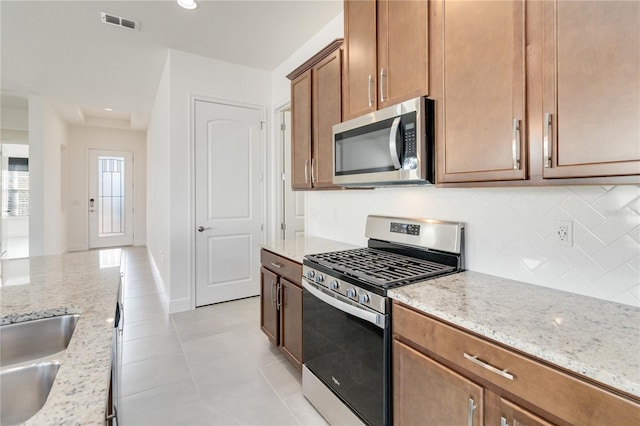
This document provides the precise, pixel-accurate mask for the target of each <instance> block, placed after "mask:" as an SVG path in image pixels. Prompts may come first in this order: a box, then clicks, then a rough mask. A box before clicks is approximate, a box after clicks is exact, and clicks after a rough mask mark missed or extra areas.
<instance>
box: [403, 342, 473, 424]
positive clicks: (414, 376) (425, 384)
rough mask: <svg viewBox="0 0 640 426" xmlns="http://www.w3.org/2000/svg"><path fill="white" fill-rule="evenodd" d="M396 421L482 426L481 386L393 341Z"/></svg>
mask: <svg viewBox="0 0 640 426" xmlns="http://www.w3.org/2000/svg"><path fill="white" fill-rule="evenodd" d="M393 365H394V367H393V418H394V423H395V424H398V425H416V426H418V425H426V424H430V425H481V424H483V423H482V421H483V420H482V408H483V402H482V396H483V395H482V392H483V389H482V387H481V386H478V385H477V384H475V383H473V382H472V381H470V380H468V379H466V378H465V377H463V376H461V375H460V374H458V373H456V372H455V371H453V370H450V369H448V368H447V367H445V366H443V365H442V364H440V363H438V362H436V361H434V360H433V359H431V358H429V357H428V356H426V355H424V354H422V353H420V352H418V351H416V350H415V349H412V348H410V347H409V346H407V345H405V344H403V343H401V342H399V341H397V340H394V341H393Z"/></svg>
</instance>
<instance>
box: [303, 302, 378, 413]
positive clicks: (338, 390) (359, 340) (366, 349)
mask: <svg viewBox="0 0 640 426" xmlns="http://www.w3.org/2000/svg"><path fill="white" fill-rule="evenodd" d="M303 302H304V306H303V311H302V312H303V327H302V330H303V359H304V363H305V365H306V366H307V368H309V370H311V372H313V373H314V374H315V375H316V376H317V377H318V378H319V379H320V380H322V381H323V382H324V384H325V385H326V386H328V387H329V388H330V389H332V390H333V392H334V393H335V394H337V395H338V396H339V397H340V398H341V399H342V400H343V402H345V403H346V404H347V405H348V406H349V407H350V408H351V409H352V411H354V412H355V413H356V414H357V415H359V416H360V417H361V418H362V419H363V420H365V422H366V423H368V424H371V425H382V424H384V422H385V420H387V419H388V415H389V413H388V412H385V407H388V406H389V401H388V400H387V399H388V397H389V395H388V392H387V390H388V389H389V383H388V381H389V380H390V376H389V374H390V372H389V370H390V364H389V358H388V357H389V354H388V351H385V343H386V340H387V339H388V338H389V337H388V334H389V333H388V329H387V330H384V329H382V328H379V327H377V326H375V325H373V324H371V323H369V322H367V321H364V320H361V319H359V318H356V317H354V316H352V315H349V314H347V313H345V312H343V311H341V310H339V309H337V308H334V307H333V306H330V305H328V304H326V303H324V302H323V301H321V300H320V299H318V298H316V297H315V296H313V295H312V294H311V293H309V292H308V291H307V290H304V296H303Z"/></svg>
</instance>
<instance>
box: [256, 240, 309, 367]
mask: <svg viewBox="0 0 640 426" xmlns="http://www.w3.org/2000/svg"><path fill="white" fill-rule="evenodd" d="M260 261H261V263H262V267H261V268H260V329H261V330H262V332H263V333H264V334H266V335H267V337H268V338H269V341H270V342H271V343H272V344H273V345H274V346H277V347H278V348H279V349H280V351H281V352H282V354H283V355H284V356H285V357H286V358H287V359H288V360H289V361H291V363H292V364H293V365H294V366H295V367H296V368H297V369H298V370H300V371H302V265H300V264H299V263H297V262H293V261H291V260H290V259H287V258H284V257H282V256H279V255H277V254H275V253H272V252H270V251H268V250H264V249H263V250H262V251H261V253H260Z"/></svg>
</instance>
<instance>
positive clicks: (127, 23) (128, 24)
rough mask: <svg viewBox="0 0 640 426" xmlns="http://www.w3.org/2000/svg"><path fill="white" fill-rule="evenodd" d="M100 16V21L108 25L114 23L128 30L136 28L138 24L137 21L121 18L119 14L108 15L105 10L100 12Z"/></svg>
mask: <svg viewBox="0 0 640 426" xmlns="http://www.w3.org/2000/svg"><path fill="white" fill-rule="evenodd" d="M100 18H101V19H102V22H103V23H105V24H109V25H115V26H118V27H120V28H126V29H128V30H137V29H138V27H139V26H140V24H138V21H133V20H131V19H127V18H122V17H120V16H115V15H110V14H108V13H105V12H101V13H100Z"/></svg>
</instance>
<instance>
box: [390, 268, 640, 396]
mask: <svg viewBox="0 0 640 426" xmlns="http://www.w3.org/2000/svg"><path fill="white" fill-rule="evenodd" d="M389 296H391V297H392V298H393V299H395V300H397V301H399V302H402V303H404V304H406V305H409V306H411V307H413V308H415V309H417V310H419V311H422V312H425V313H427V314H430V315H432V316H435V317H438V318H440V319H442V320H444V321H447V322H449V323H452V324H455V325H458V326H460V327H462V328H465V329H467V330H470V331H472V332H474V333H476V334H479V335H481V336H485V337H487V338H489V339H491V340H493V341H496V342H499V343H502V344H504V345H506V346H508V347H511V348H514V349H517V350H520V351H522V352H525V353H527V354H530V355H532V356H533V357H536V358H539V359H542V360H544V361H547V362H549V363H552V364H555V365H557V366H560V367H563V368H565V369H567V370H570V371H573V372H575V373H578V374H579V375H582V376H585V377H587V378H590V379H593V380H595V381H598V382H600V383H603V384H605V385H608V386H610V387H613V388H616V389H619V390H622V391H624V392H626V393H628V394H631V395H635V396H636V397H640V309H639V308H636V307H633V306H629V305H622V304H618V303H613V302H608V301H605V300H600V299H595V298H591V297H586V296H581V295H578V294H574V293H568V292H564V291H559V290H553V289H550V288H545V287H540V286H536V285H531V284H525V283H522V282H518V281H513V280H509V279H504V278H500V277H495V276H491V275H486V274H482V273H478V272H471V271H466V272H462V273H459V274H453V275H448V276H445V277H441V278H436V279H433V280H429V281H424V282H421V283H417V284H412V285H408V286H404V287H400V288H398V289H394V290H390V291H389Z"/></svg>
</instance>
